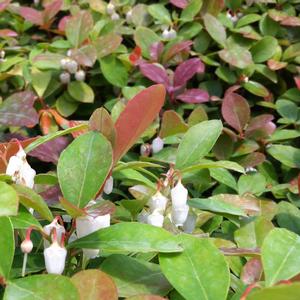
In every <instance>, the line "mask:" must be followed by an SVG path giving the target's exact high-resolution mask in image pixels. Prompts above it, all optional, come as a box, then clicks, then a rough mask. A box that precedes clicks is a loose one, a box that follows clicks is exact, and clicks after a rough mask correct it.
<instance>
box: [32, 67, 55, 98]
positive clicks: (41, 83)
mask: <svg viewBox="0 0 300 300" xmlns="http://www.w3.org/2000/svg"><path fill="white" fill-rule="evenodd" d="M51 77H52V73H51V72H41V71H39V70H38V69H35V68H33V69H32V72H31V79H32V82H31V83H32V86H33V88H34V90H35V91H36V93H37V94H38V96H39V97H40V98H41V97H43V96H44V93H45V91H46V89H47V87H48V85H49V83H50V81H51Z"/></svg>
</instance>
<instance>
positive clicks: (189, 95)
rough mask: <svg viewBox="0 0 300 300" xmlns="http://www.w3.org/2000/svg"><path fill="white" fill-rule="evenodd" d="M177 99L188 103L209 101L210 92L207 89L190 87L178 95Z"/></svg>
mask: <svg viewBox="0 0 300 300" xmlns="http://www.w3.org/2000/svg"><path fill="white" fill-rule="evenodd" d="M177 99H180V100H181V101H183V102H186V103H204V102H207V101H209V94H208V92H207V91H205V90H201V89H190V90H186V91H185V92H184V93H183V94H181V95H179V96H177Z"/></svg>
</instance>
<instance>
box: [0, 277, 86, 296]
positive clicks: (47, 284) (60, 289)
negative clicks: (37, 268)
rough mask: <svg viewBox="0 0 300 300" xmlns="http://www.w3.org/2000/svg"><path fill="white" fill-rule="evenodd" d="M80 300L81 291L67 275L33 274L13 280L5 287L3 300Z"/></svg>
mask: <svg viewBox="0 0 300 300" xmlns="http://www.w3.org/2000/svg"><path fill="white" fill-rule="evenodd" d="M17 299H22V300H58V299H59V300H79V299H80V297H79V293H78V291H77V289H76V288H75V286H74V285H73V284H72V282H71V280H70V279H69V278H67V277H65V276H61V275H54V274H47V275H33V276H28V277H25V278H20V279H16V280H12V281H10V282H9V284H8V285H7V287H6V289H5V293H4V298H3V300H17Z"/></svg>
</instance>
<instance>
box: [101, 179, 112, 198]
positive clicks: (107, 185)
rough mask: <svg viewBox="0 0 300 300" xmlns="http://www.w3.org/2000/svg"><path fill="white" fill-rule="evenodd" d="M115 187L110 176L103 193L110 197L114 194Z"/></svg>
mask: <svg viewBox="0 0 300 300" xmlns="http://www.w3.org/2000/svg"><path fill="white" fill-rule="evenodd" d="M113 187H114V179H113V177H112V176H110V177H109V178H108V179H107V180H106V182H105V184H104V188H103V192H104V193H105V194H106V195H109V194H110V193H111V192H112V190H113Z"/></svg>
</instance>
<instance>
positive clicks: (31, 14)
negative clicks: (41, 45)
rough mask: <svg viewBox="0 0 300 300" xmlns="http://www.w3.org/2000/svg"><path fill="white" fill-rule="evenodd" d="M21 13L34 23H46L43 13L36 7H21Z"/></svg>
mask: <svg viewBox="0 0 300 300" xmlns="http://www.w3.org/2000/svg"><path fill="white" fill-rule="evenodd" d="M20 15H21V16H22V17H23V18H24V19H25V20H26V21H29V22H30V23H32V24H36V25H40V26H41V25H43V24H44V18H43V13H42V12H40V11H38V10H36V9H34V8H31V7H21V9H20Z"/></svg>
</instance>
